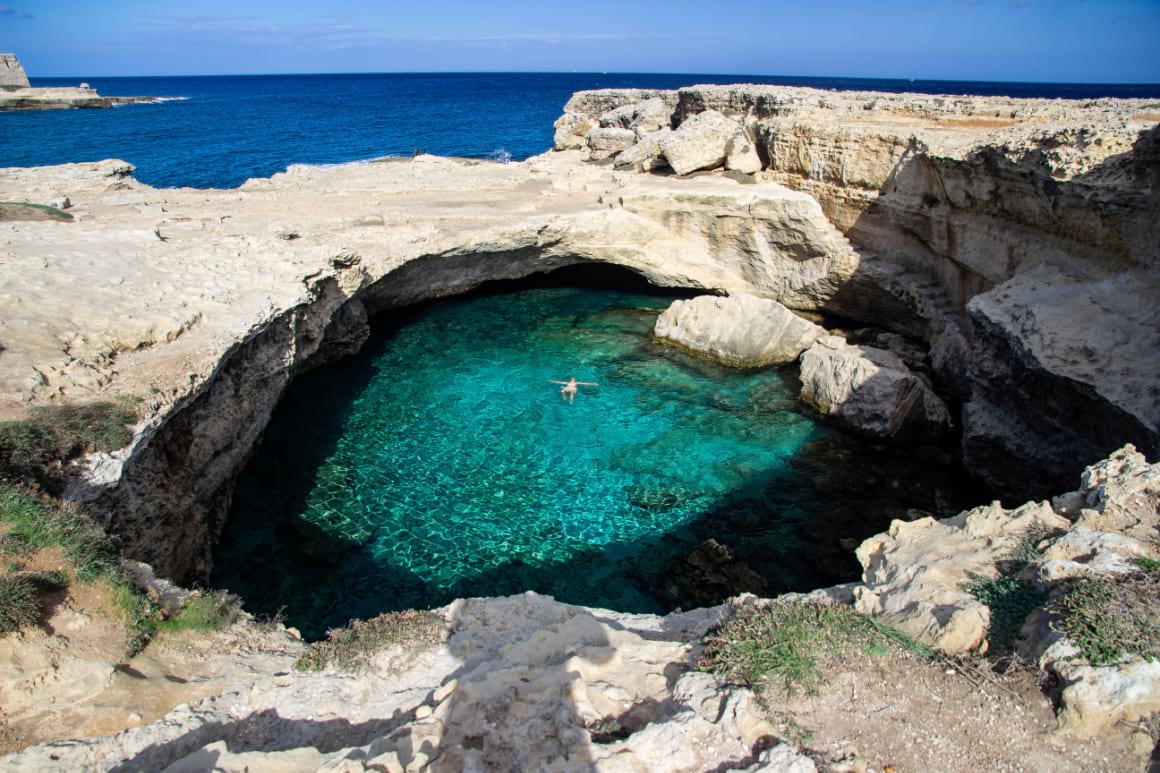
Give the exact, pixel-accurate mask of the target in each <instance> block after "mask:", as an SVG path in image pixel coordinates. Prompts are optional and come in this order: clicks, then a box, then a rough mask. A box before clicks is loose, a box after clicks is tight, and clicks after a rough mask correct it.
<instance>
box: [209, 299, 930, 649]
mask: <svg viewBox="0 0 1160 773" xmlns="http://www.w3.org/2000/svg"><path fill="white" fill-rule="evenodd" d="M670 300H671V298H669V297H664V296H661V295H656V294H636V293H630V292H614V291H605V290H598V289H591V288H588V289H577V288H567V287H541V288H537V289H527V290H522V291H515V292H504V293H500V294H495V295H486V296H482V297H475V298H468V299H461V300H453V301H446V302H442V303H438V304H434V305H431V306H427V307H424V308H422V309H419V310H413V311H408V312H406V313H404V314H401V315H400V316H398V317H397V318H396V319H394V320H392V321H390V322H388V323H387V324H386V325H385V328H384V330H382V331H381V332H380V333H378V334H377V335H376V336H375V337H374V339H373V340H372V341H371V342H370V343H369V344H368V345H367V347H366V348H365V349H364V351H363V352H362V353H360V354H359V355H358V356H356V357H354V358H350V359H348V360H346V361H343V362H341V363H338V364H336V365H332V366H329V367H327V368H325V369H321V370H319V371H316V372H313V373H310V374H307V375H305V376H303V377H302V378H300V379H299V380H298V381H296V382H295V384H294V385H293V386H292V387H291V389H290V391H289V393H288V394H287V396H286V398H285V399H284V401H283V402H282V404H281V405H280V406H279V408H278V410H277V412H276V414H275V417H274V419H273V420H272V422H271V424H270V426H269V428H268V430H267V432H266V435H265V437H264V440H263V443H262V446H261V448H260V449H259V451H258V453H257V454H256V455H255V457H254V459H253V460H252V462H251V463H250V464H249V466H248V467H247V469H246V470H245V472H244V473H243V474H242V476H241V478H240V479H239V481H238V485H237V489H236V492H235V497H234V503H233V506H232V510H231V513H230V517H229V521H228V523H227V526H226V529H225V531H224V533H223V536H222V540H221V543H220V545H219V547H218V549H217V551H216V554H215V567H216V568H215V572H214V576H213V584H214V585H215V586H216V587H223V588H228V589H230V590H232V591H234V592H236V593H238V594H239V595H241V596H242V597H243V599H244V600H245V602H246V606H247V608H248V609H249V610H251V611H253V612H256V613H266V614H270V613H274V612H275V611H277V610H279V609H281V610H283V614H284V616H285V619H286V621H287V623H288V624H290V625H295V626H298V627H299V628H300V629H302V630H303V633H304V634H305V635H307V636H308V637H317V636H320V635H322V634H323V633H325V631H326V629H327V628H329V627H333V626H337V625H341V624H344V623H345V622H347V621H348V620H349V619H351V618H355V617H368V616H372V615H374V614H377V613H379V612H382V611H386V610H392V609H402V608H410V607H419V608H423V607H430V606H437V605H441V604H444V603H447V602H448V601H450V600H452V599H454V598H457V597H467V596H493V595H502V594H508V593H518V592H522V591H525V590H535V591H538V592H541V593H546V594H550V595H552V596H555V597H556V598H557V599H560V600H562V601H567V602H572V603H580V604H587V605H593V606H602V607H610V608H614V609H618V610H624V611H642V612H643V611H649V612H663V611H667V610H669V609H671V608H673V607H674V606H681V605H683V604H684V605H687V604H690V603H691V601H689V600H686V599H683V598H682V595H681V594H682V590H681V584H680V582H675V581H674V580H673V572H674V569H675V568H677V567H680V566H681V565H682V564H684V563H685V558H686V557H687V556H688V555H689V553H690V552H691V551H693V550H694V549H695V548H696V547H697V546H698V545H700V544H701V543H702V542H703V541H704V540H706V539H709V538H714V539H716V540H718V541H719V542H721V543H724V544H726V545H728V546H730V547H731V548H733V549H734V550H735V551H736V552H737V554H738V555H739V556H740V557H741V558H742V559H743V560H744V561H746V562H747V563H748V564H749V566H750V567H751V568H752V569H754V570H755V571H756V572H757V573H758V574H760V575H762V576H763V577H764V578H765V579H766V581H767V582H768V585H769V588H770V590H771V592H775V591H780V590H785V589H805V588H809V587H816V586H817V585H822V584H829V583H831V582H838V581H841V580H843V579H851V578H852V577H853V576H856V573H857V565H856V563H854V562H853V560H852V555H851V554H850V553H849V551H847V550H845V547H844V546H843V543H842V542H841V541H842V540H843V539H848V538H850V537H851V536H853V537H855V538H860V537H862V536H867V535H868V534H871V533H873V532H875V531H877V530H879V529H880V528H882V527H883V526H884V525H885V523H884V519H885V516H886V515H889V514H890V512H891V508H892V507H893V508H894V509H895V510H896V509H897V507H896V506H897V505H898V504H899V501H901V500H902V499H907V498H909V499H912V500H921V502H919V501H915V502H912V503H911V504H914V505H917V506H924V507H929V506H932V503H933V500H934V497H935V496H936V494H938V493H939V492H942V494H941V495H942V496H944V497H945V492H946V491H947V490H948V489H947V484H945V483H944V482H941V481H940V479H939V469H938V466H937V465H930V464H926V465H924V467H923V469H922V470H921V471H919V472H915V471H913V470H912V471H905V472H901V473H900V474H899V475H898V477H899V478H900V479H902V480H905V481H906V483H905V485H902V486H899V481H898V480H895V481H894V485H893V486H891V483H890V480H889V478H890V476H891V475H892V474H895V473H898V470H892V469H887V470H886V471H881V470H878V469H877V468H876V467H875V465H878V466H882V465H886V466H887V467H888V468H889V467H890V465H892V464H894V465H895V467H898V464H895V463H894V462H893V461H891V460H892V459H893V455H892V452H886V451H883V450H879V451H874V450H873V449H872V448H870V447H869V446H868V444H866V443H865V442H864V441H861V440H859V439H857V438H853V437H849V436H846V435H845V434H843V433H840V432H838V431H836V430H834V429H830V428H827V427H826V426H824V425H822V424H821V423H819V422H818V421H817V420H816V419H815V418H814V417H812V416H811V415H809V413H808V411H807V410H806V409H804V408H802V407H801V406H800V405H799V403H798V401H797V398H796V396H797V391H798V384H797V383H796V380H795V374H794V371H793V368H792V366H791V367H790V368H782V369H764V370H756V371H740V370H734V369H729V368H724V367H720V366H717V365H715V364H713V363H709V362H706V361H704V360H700V359H698V358H694V357H692V356H689V355H686V354H684V353H681V352H679V351H676V350H674V349H672V348H669V347H666V346H663V345H661V344H659V343H657V342H655V341H653V340H652V339H651V336H650V333H651V330H652V327H653V324H654V322H655V320H656V316H657V315H658V314H659V313H660V311H661V310H663V309H664V307H665V306H667V305H668V303H669V301H670ZM573 376H574V377H575V378H577V379H579V380H581V381H590V382H596V384H597V386H581V387H580V388H579V394H578V395H577V396H576V398H575V401H574V402H569V401H568V400H566V399H563V398H562V396H561V394H560V386H559V385H556V384H553V383H551V381H552V380H561V381H562V380H566V379H568V378H569V377H573ZM859 456H868V457H874V458H873V459H872V460H866V461H865V462H864V463H863V462H857V463H854V464H852V463H851V460H852V459H856V458H857V457H859ZM833 462H836V463H837V464H838V465H839V469H837V470H835V469H833V465H832V463H833ZM899 464H902V465H904V464H905V463H904V462H902V463H899ZM842 465H844V466H845V468H846V469H841V466H842ZM899 469H900V468H899ZM948 469H949V468H948ZM876 478H877V479H876ZM851 486H853V487H854V488H855V489H857V491H852V490H850V487H851ZM859 486H861V487H867V486H868V487H870V490H871V491H875V490H877V489H882V490H883V491H884V492H885V494H886V495H887V499H888V500H889V502H888V503H886V504H883V503H882V502H879V501H878V499H880V497H877V495H874V496H872V495H869V494H868V493H866V492H865V491H863V492H862V493H858V491H861V489H859V488H858V487H859ZM875 487H877V489H876V488H875ZM878 493H882V491H879V492H878ZM896 500H898V501H896ZM686 568H687V567H686Z"/></svg>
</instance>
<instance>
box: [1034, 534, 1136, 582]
mask: <svg viewBox="0 0 1160 773" xmlns="http://www.w3.org/2000/svg"><path fill="white" fill-rule="evenodd" d="M1153 552H1154V551H1153V550H1150V549H1149V548H1148V546H1147V545H1146V544H1144V543H1142V542H1140V541H1139V540H1135V539H1132V538H1131V537H1127V536H1124V535H1123V534H1115V533H1109V532H1102V531H1092V530H1091V529H1089V528H1087V527H1086V526H1080V525H1076V526H1075V527H1074V528H1072V530H1071V531H1069V532H1068V533H1067V534H1065V535H1064V536H1062V537H1060V538H1059V539H1057V540H1055V541H1054V542H1053V543H1052V544H1051V546H1050V547H1049V548H1048V549H1047V550H1046V551H1044V554H1043V557H1042V558H1041V559H1040V560H1039V562H1038V564H1039V565H1038V567H1037V569H1036V572H1037V575H1036V576H1037V577H1038V579H1039V581H1040V582H1041V583H1042V584H1044V585H1052V584H1055V583H1058V582H1061V581H1063V580H1070V579H1079V578H1082V577H1105V578H1107V577H1110V578H1117V577H1120V578H1122V577H1126V576H1129V575H1133V574H1136V573H1137V572H1138V571H1139V567H1138V566H1137V564H1136V561H1135V559H1138V558H1152V557H1153V555H1152V554H1153Z"/></svg>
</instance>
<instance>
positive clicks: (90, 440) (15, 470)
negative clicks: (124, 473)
mask: <svg viewBox="0 0 1160 773" xmlns="http://www.w3.org/2000/svg"><path fill="white" fill-rule="evenodd" d="M136 421H137V413H136V410H135V408H134V401H133V400H132V399H130V398H122V399H119V400H116V401H112V402H98V403H86V404H62V405H44V406H39V407H37V408H33V409H32V410H31V411H30V412H29V415H28V418H27V419H22V420H20V421H5V422H0V478H6V479H8V480H11V481H18V480H25V479H27V480H33V481H36V482H37V483H39V484H40V485H42V486H43V487H44V488H45V489H46V490H48V491H50V492H57V491H59V489H60V486H61V482H62V478H63V475H62V471H63V467H64V465H66V464H68V463H69V462H70V461H72V460H74V459H76V458H77V457H79V456H81V455H83V454H87V453H92V452H95V451H113V450H116V449H118V448H123V447H125V446H126V445H128V444H129V442H130V441H131V440H132V439H133V433H132V432H130V431H129V429H128V426H127V425H130V424H133V423H134V422H136Z"/></svg>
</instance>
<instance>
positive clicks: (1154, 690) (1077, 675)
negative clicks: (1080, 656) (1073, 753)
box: [1052, 657, 1160, 738]
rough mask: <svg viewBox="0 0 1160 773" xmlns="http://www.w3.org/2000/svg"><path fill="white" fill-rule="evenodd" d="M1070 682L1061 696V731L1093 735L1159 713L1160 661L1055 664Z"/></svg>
mask: <svg viewBox="0 0 1160 773" xmlns="http://www.w3.org/2000/svg"><path fill="white" fill-rule="evenodd" d="M1052 670H1054V671H1056V673H1057V674H1059V676H1060V678H1061V679H1062V680H1063V681H1064V683H1065V684H1066V685H1067V686H1066V687H1064V688H1063V693H1062V694H1061V695H1060V702H1061V703H1062V709H1061V711H1060V712H1059V732H1061V733H1066V734H1069V735H1074V736H1078V737H1080V738H1090V737H1092V736H1094V735H1098V734H1100V733H1106V732H1108V731H1109V730H1111V729H1112V728H1113V727H1114V726H1115V724H1116V723H1117V722H1120V721H1125V722H1135V721H1137V720H1140V719H1143V718H1146V717H1148V716H1150V715H1152V714H1155V713H1156V712H1160V661H1157V660H1151V661H1149V660H1145V659H1143V658H1140V657H1130V658H1128V659H1127V660H1126V662H1124V663H1120V664H1117V665H1114V666H1104V667H1095V666H1090V665H1086V664H1082V663H1080V662H1078V661H1061V662H1056V663H1054V664H1053V665H1052Z"/></svg>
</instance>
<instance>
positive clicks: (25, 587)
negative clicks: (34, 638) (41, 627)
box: [0, 574, 41, 634]
mask: <svg viewBox="0 0 1160 773" xmlns="http://www.w3.org/2000/svg"><path fill="white" fill-rule="evenodd" d="M40 613H41V606H40V594H39V593H38V592H37V587H36V583H34V582H33V581H32V580H31V579H29V577H28V576H27V575H23V574H12V575H3V576H0V634H3V633H11V632H12V631H19V630H20V629H22V628H28V627H30V626H33V625H36V624H37V623H39V622H40Z"/></svg>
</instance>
